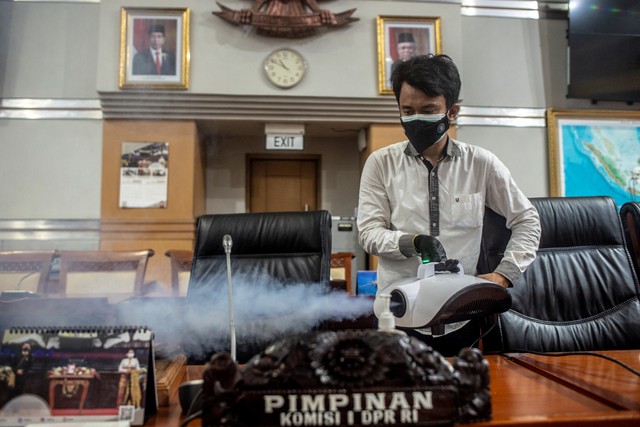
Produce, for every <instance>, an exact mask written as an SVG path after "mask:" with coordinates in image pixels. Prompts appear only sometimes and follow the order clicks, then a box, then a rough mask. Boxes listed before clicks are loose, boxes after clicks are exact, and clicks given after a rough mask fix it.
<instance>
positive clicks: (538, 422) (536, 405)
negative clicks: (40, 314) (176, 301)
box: [145, 350, 640, 427]
mask: <svg viewBox="0 0 640 427" xmlns="http://www.w3.org/2000/svg"><path fill="white" fill-rule="evenodd" d="M598 353H599V354H602V355H606V356H610V357H613V358H615V359H617V360H619V361H621V362H623V363H625V364H627V365H628V366H630V367H631V368H633V369H635V370H636V371H640V350H628V351H600V352H598ZM485 358H486V359H487V361H488V362H489V366H490V377H491V396H492V404H493V419H492V420H491V421H489V422H482V423H473V424H459V425H461V426H462V425H469V426H474V427H487V426H528V427H531V426H551V425H562V426H584V425H602V426H607V427H608V426H640V377H638V376H637V375H634V374H633V373H631V372H629V371H628V370H626V369H624V368H623V367H621V366H619V365H618V364H616V363H613V362H611V361H609V360H605V359H602V358H599V357H594V356H588V355H571V356H565V357H551V356H539V355H533V354H524V353H510V354H506V355H487V356H485ZM186 369H187V373H186V378H185V380H192V379H198V378H201V372H202V366H188V367H187V368H186ZM181 420H182V414H181V412H180V406H179V404H178V401H177V396H173V397H172V400H171V405H170V406H168V407H163V408H160V410H159V412H158V414H157V415H155V416H154V417H152V418H151V419H149V421H147V422H146V423H145V426H153V427H177V426H179V425H180V422H181ZM200 425H201V423H200V420H199V419H196V420H193V421H192V422H191V423H189V424H188V426H190V427H199V426H200Z"/></svg>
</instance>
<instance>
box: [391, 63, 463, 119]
mask: <svg viewBox="0 0 640 427" xmlns="http://www.w3.org/2000/svg"><path fill="white" fill-rule="evenodd" d="M405 82H406V83H407V84H408V85H410V86H413V87H414V88H416V89H420V90H421V91H423V92H424V93H426V94H427V95H428V96H439V95H443V96H444V98H445V100H446V103H447V109H449V108H451V107H452V106H453V104H455V103H457V102H460V99H459V97H460V87H461V86H462V82H461V81H460V73H458V67H456V64H454V63H453V60H452V59H451V58H450V57H449V56H448V55H433V54H428V55H417V56H414V57H413V58H411V59H408V60H406V61H404V62H401V63H399V64H398V65H397V66H396V67H395V68H394V69H393V71H392V72H391V86H392V87H393V93H394V94H395V96H396V101H398V102H399V101H400V89H401V88H402V84H403V83H405Z"/></svg>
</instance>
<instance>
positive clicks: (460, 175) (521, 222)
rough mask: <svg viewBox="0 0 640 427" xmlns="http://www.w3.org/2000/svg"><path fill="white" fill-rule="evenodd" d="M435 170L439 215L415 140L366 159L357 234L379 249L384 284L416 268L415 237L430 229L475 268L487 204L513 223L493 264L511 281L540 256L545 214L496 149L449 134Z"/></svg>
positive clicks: (367, 246) (451, 253)
mask: <svg viewBox="0 0 640 427" xmlns="http://www.w3.org/2000/svg"><path fill="white" fill-rule="evenodd" d="M432 172H436V174H435V175H432V176H431V179H437V188H438V194H437V201H436V203H437V204H438V206H437V207H438V209H437V212H439V215H438V216H439V218H433V219H432V218H430V215H429V206H430V203H434V201H433V200H431V201H430V198H431V195H430V191H429V179H430V177H429V173H430V172H429V170H428V169H427V167H426V166H425V164H424V163H423V160H422V159H421V157H420V156H419V155H418V153H417V152H416V151H415V149H414V148H413V146H412V145H411V144H409V141H403V142H399V143H396V144H393V145H390V146H387V147H384V148H381V149H379V150H377V151H374V152H373V153H372V154H371V155H370V156H369V158H368V159H367V161H366V163H365V166H364V169H363V171H362V178H361V182H360V196H359V203H358V230H359V242H360V245H361V246H362V247H363V249H364V250H365V251H366V252H368V253H370V254H374V255H378V256H379V259H378V292H380V291H381V290H383V289H384V288H385V287H387V286H389V285H391V284H393V283H395V282H396V281H398V280H400V279H403V278H407V277H415V276H416V272H417V269H418V266H419V264H420V258H419V256H411V255H414V254H415V253H416V252H415V248H413V247H412V245H413V244H412V237H413V236H414V235H415V234H431V232H430V231H431V230H433V229H435V230H437V233H434V234H436V235H437V238H438V240H440V242H441V243H442V245H443V246H444V249H445V251H446V253H447V257H448V258H454V259H458V260H459V261H460V263H461V265H462V267H463V268H464V272H465V274H475V272H476V264H477V262H478V257H479V255H480V242H481V239H482V221H483V217H484V211H485V206H488V207H489V208H491V209H493V210H494V211H495V212H497V213H499V214H500V215H502V216H503V217H505V218H506V220H507V221H506V225H507V227H508V228H509V229H511V232H512V234H511V239H510V241H509V244H508V245H507V248H506V250H505V254H504V257H503V259H502V261H501V262H500V265H499V266H498V267H497V268H496V270H495V271H496V272H498V273H500V274H502V275H504V276H505V277H507V278H508V279H509V280H510V281H511V283H513V282H514V281H515V280H516V279H517V278H518V276H519V275H520V274H521V273H522V272H523V271H524V270H525V269H526V268H527V266H528V265H529V264H531V262H532V261H533V260H534V259H535V256H536V250H537V248H538V243H539V240H540V220H539V217H538V212H537V211H536V209H535V208H534V207H533V205H532V204H531V202H530V201H529V199H528V198H527V197H525V195H524V194H523V193H522V192H521V191H520V189H519V188H518V187H517V186H516V183H515V182H514V181H513V179H512V177H511V174H510V172H509V170H508V169H507V167H506V166H505V165H504V164H503V163H502V162H501V161H500V160H499V159H498V158H497V157H496V156H495V155H494V154H493V153H491V152H489V151H487V150H485V149H483V148H480V147H476V146H473V145H469V144H465V143H462V142H459V141H455V140H453V139H451V138H449V142H448V145H447V149H446V155H445V156H444V157H443V158H442V159H441V160H440V161H439V162H438V164H437V166H436V167H434V168H433V170H432ZM432 185H434V183H432ZM432 207H433V205H432ZM434 221H438V222H434ZM403 236H404V237H403ZM409 246H411V247H410V248H409Z"/></svg>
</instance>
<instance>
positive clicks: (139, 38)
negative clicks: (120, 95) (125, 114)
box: [118, 7, 190, 89]
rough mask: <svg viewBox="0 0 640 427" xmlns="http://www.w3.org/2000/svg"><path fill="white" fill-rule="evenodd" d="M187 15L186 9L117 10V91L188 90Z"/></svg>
mask: <svg viewBox="0 0 640 427" xmlns="http://www.w3.org/2000/svg"><path fill="white" fill-rule="evenodd" d="M189 14H190V11H189V9H162V8H145V9H141V8H129V7H126V8H122V9H121V11H120V72H119V79H118V86H119V87H120V88H121V89H127V88H145V89H188V88H189V62H190V53H189ZM154 49H155V50H154Z"/></svg>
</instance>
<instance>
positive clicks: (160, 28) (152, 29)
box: [148, 24, 164, 36]
mask: <svg viewBox="0 0 640 427" xmlns="http://www.w3.org/2000/svg"><path fill="white" fill-rule="evenodd" d="M153 33H162V35H163V36H164V25H162V24H153V25H149V31H148V34H149V35H151V34H153Z"/></svg>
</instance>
